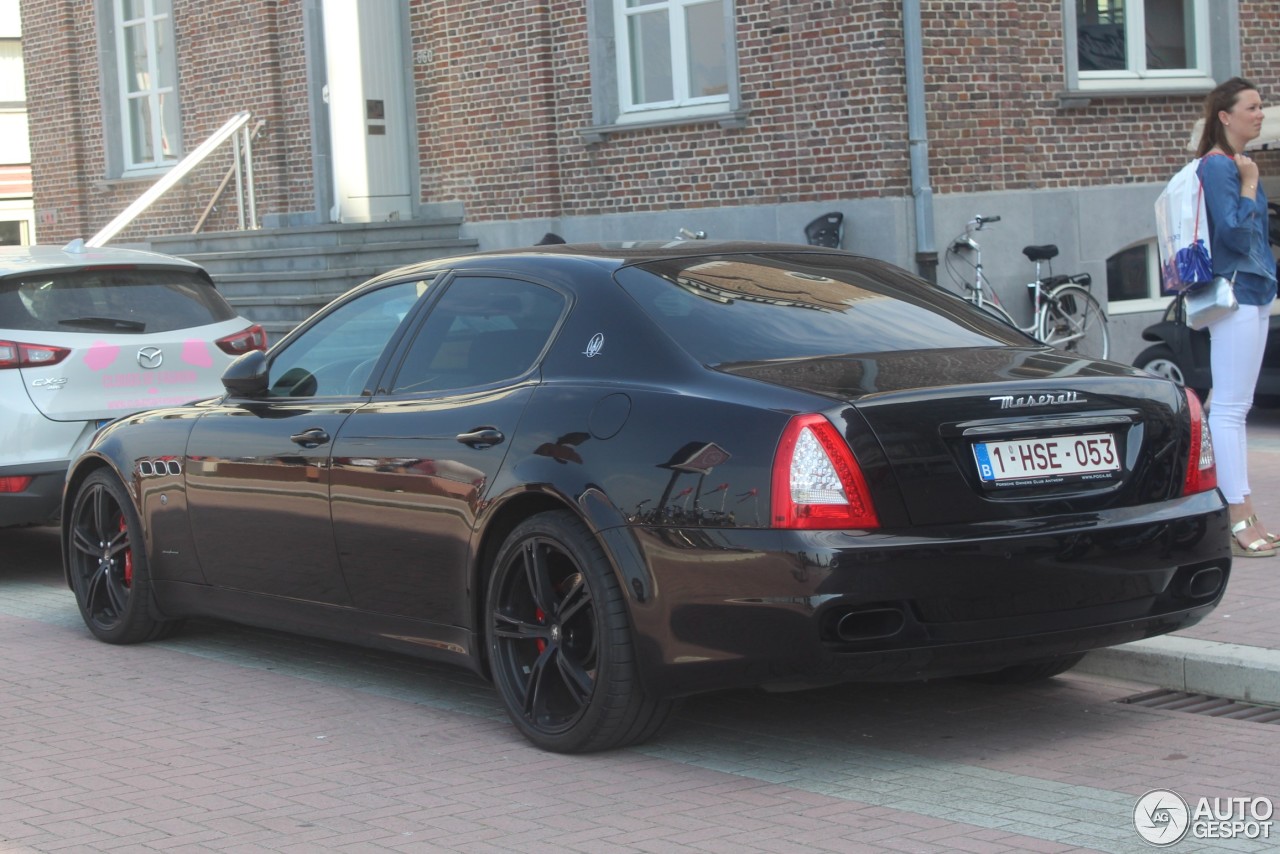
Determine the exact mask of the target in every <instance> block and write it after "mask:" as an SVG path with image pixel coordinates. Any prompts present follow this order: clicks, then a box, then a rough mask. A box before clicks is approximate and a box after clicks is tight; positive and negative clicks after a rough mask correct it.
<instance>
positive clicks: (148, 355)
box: [138, 347, 164, 371]
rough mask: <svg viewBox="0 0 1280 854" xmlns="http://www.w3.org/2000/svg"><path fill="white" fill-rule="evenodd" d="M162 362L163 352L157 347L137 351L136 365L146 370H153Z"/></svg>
mask: <svg viewBox="0 0 1280 854" xmlns="http://www.w3.org/2000/svg"><path fill="white" fill-rule="evenodd" d="M163 362H164V351H162V350H161V349H160V348H159V347H143V348H142V349H141V350H139V351H138V365H139V366H140V367H143V368H146V369H147V370H149V371H150V370H155V369H156V368H158V367H160V365H161V364H162V363H163Z"/></svg>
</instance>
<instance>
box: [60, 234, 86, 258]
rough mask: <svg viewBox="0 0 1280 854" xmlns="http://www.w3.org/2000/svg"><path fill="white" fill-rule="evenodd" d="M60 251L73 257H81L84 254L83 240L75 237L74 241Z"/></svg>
mask: <svg viewBox="0 0 1280 854" xmlns="http://www.w3.org/2000/svg"><path fill="white" fill-rule="evenodd" d="M62 251H63V252H70V253H72V254H74V255H83V254H84V238H83V237H77V238H76V239H75V240H73V241H71V242H70V243H68V244H67V245H66V246H64V247H62Z"/></svg>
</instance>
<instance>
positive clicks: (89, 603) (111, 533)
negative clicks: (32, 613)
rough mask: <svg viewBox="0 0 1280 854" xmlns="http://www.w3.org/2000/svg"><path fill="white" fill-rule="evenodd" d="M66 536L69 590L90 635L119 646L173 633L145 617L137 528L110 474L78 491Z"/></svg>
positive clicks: (145, 579) (98, 475) (143, 561)
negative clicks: (74, 598)
mask: <svg viewBox="0 0 1280 854" xmlns="http://www.w3.org/2000/svg"><path fill="white" fill-rule="evenodd" d="M69 530H70V533H69V537H68V539H69V542H68V543H67V550H66V554H67V561H68V569H69V571H70V577H71V588H72V590H73V591H74V593H75V597H76V604H77V605H78V606H79V607H80V616H81V617H83V618H84V622H85V625H86V626H88V627H89V631H91V632H93V634H94V635H95V636H96V637H97V638H98V639H100V640H103V641H106V642H108V643H121V644H124V643H139V642H141V641H147V640H156V639H158V638H160V637H162V636H163V635H165V634H168V633H169V631H171V630H172V629H173V628H174V627H175V624H174V623H173V622H170V621H163V620H158V619H156V618H155V617H153V616H152V614H151V612H150V608H149V601H148V600H149V598H150V576H149V574H148V568H147V556H146V549H145V546H144V545H143V543H142V526H141V525H140V524H139V522H138V514H137V513H136V512H135V511H134V508H133V502H132V501H131V500H130V499H129V495H128V493H127V492H126V491H125V488H124V487H123V486H122V485H121V484H120V481H119V480H118V479H117V478H116V477H115V475H114V474H112V473H110V472H108V471H105V470H99V471H96V472H94V473H93V474H92V475H90V476H89V477H88V478H87V479H86V480H85V482H84V483H83V484H82V485H81V486H80V489H79V491H78V492H77V493H76V500H75V504H74V506H73V509H72V511H71V524H70V526H69Z"/></svg>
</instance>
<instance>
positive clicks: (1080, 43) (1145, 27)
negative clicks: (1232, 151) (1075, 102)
mask: <svg viewBox="0 0 1280 854" xmlns="http://www.w3.org/2000/svg"><path fill="white" fill-rule="evenodd" d="M1222 5H1223V6H1226V5H1227V4H1226V3H1223V4H1222ZM1064 11H1065V13H1066V15H1065V18H1066V33H1065V35H1066V39H1065V42H1066V48H1067V57H1066V59H1067V74H1068V78H1069V79H1068V88H1069V89H1073V90H1076V91H1082V92H1090V91H1104V92H1105V91H1108V90H1157V91H1158V90H1185V89H1200V88H1203V89H1206V90H1207V89H1209V88H1212V86H1213V71H1214V68H1213V64H1214V56H1213V52H1212V44H1213V39H1212V27H1213V17H1212V16H1211V15H1210V0H1067V2H1066V3H1065V5H1064ZM1218 11H1219V12H1220V11H1221V10H1218Z"/></svg>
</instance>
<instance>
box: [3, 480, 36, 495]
mask: <svg viewBox="0 0 1280 854" xmlns="http://www.w3.org/2000/svg"><path fill="white" fill-rule="evenodd" d="M32 480H34V478H31V477H0V492H9V493H15V492H26V491H27V487H28V486H30V485H31V481H32Z"/></svg>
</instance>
